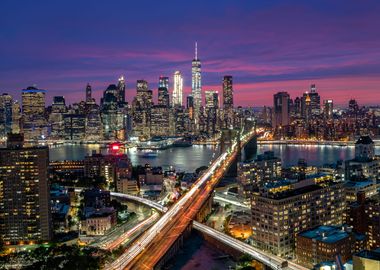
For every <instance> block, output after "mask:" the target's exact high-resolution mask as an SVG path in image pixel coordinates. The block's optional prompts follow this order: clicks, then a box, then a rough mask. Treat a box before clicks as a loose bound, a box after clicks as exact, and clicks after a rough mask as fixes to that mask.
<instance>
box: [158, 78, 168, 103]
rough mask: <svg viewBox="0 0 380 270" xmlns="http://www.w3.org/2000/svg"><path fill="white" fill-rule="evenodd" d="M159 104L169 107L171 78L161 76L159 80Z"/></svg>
mask: <svg viewBox="0 0 380 270" xmlns="http://www.w3.org/2000/svg"><path fill="white" fill-rule="evenodd" d="M158 105H160V106H164V107H166V108H169V106H170V100H169V78H168V77H163V76H160V78H159V81H158Z"/></svg>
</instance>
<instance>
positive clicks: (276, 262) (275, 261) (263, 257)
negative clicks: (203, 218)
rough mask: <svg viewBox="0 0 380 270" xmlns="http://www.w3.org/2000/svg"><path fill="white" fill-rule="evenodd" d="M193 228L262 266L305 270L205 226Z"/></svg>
mask: <svg viewBox="0 0 380 270" xmlns="http://www.w3.org/2000/svg"><path fill="white" fill-rule="evenodd" d="M193 228H194V229H196V230H198V231H200V232H202V233H205V234H207V235H209V236H211V237H213V238H215V239H217V240H218V241H220V242H222V243H223V244H225V245H227V246H229V247H232V248H234V249H235V250H238V251H240V252H242V253H245V254H249V255H251V256H252V257H253V258H254V259H255V260H258V261H260V262H262V263H263V264H265V265H267V266H269V267H271V268H272V269H291V270H307V269H308V268H305V267H303V266H300V265H297V264H295V263H293V262H289V261H286V260H284V259H282V258H280V257H278V256H275V255H272V254H269V253H266V252H263V251H261V250H259V249H257V248H255V247H253V246H251V245H249V244H247V243H244V242H242V241H240V240H237V239H235V238H233V237H231V236H228V235H226V234H224V233H222V232H219V231H217V230H215V229H213V228H210V227H209V226H207V225H204V224H202V223H199V222H196V221H193ZM284 262H286V263H287V266H284V267H282V264H283V263H284Z"/></svg>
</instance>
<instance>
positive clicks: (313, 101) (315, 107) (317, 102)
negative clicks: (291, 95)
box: [301, 84, 321, 118]
mask: <svg viewBox="0 0 380 270" xmlns="http://www.w3.org/2000/svg"><path fill="white" fill-rule="evenodd" d="M307 103H309V104H307ZM308 105H309V106H310V108H308V107H307V106H308ZM301 109H302V116H303V117H305V118H306V116H307V114H308V113H310V114H311V115H319V114H320V112H321V97H320V96H319V94H318V92H317V87H316V86H315V84H312V85H310V91H309V92H308V91H306V92H305V93H304V94H303V97H302V103H301ZM308 110H309V112H308Z"/></svg>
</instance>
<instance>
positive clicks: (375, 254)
mask: <svg viewBox="0 0 380 270" xmlns="http://www.w3.org/2000/svg"><path fill="white" fill-rule="evenodd" d="M354 256H357V257H361V258H366V259H371V260H376V261H380V249H379V248H378V249H375V250H372V251H369V250H362V251H360V252H359V253H357V254H355V255H354Z"/></svg>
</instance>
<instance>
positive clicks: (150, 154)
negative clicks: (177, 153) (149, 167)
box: [139, 151, 158, 158]
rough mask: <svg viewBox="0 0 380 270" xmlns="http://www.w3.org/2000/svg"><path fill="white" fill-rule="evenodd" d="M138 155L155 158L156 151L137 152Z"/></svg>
mask: <svg viewBox="0 0 380 270" xmlns="http://www.w3.org/2000/svg"><path fill="white" fill-rule="evenodd" d="M139 156H140V157H143V158H156V157H157V156H158V153H157V152H156V151H143V152H141V153H139Z"/></svg>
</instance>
